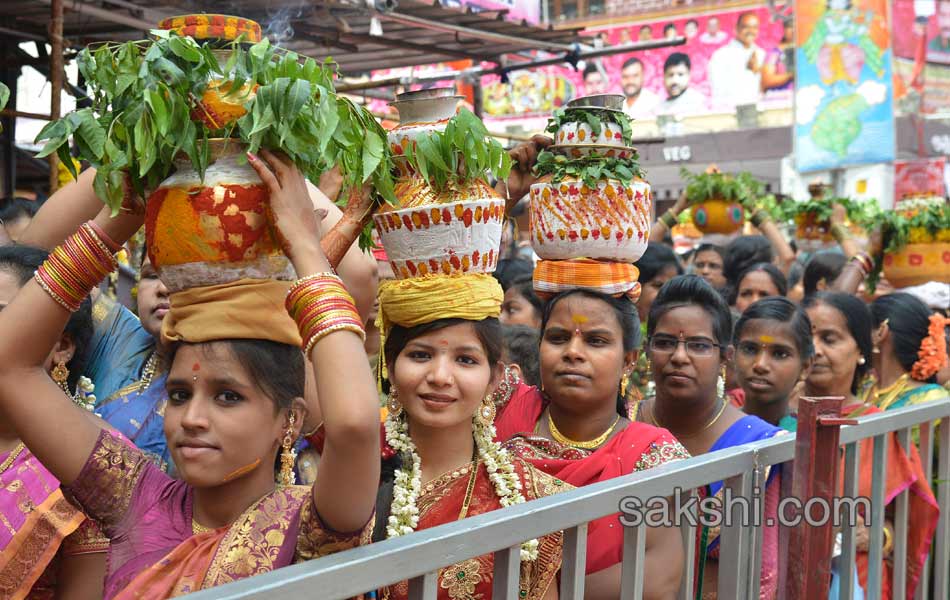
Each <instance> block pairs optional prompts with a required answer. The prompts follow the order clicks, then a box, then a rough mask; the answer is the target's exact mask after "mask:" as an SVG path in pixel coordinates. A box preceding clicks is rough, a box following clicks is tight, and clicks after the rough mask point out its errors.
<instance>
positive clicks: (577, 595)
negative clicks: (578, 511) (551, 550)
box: [560, 523, 587, 600]
mask: <svg viewBox="0 0 950 600" xmlns="http://www.w3.org/2000/svg"><path fill="white" fill-rule="evenodd" d="M586 567H587V523H583V524H581V525H578V526H577V527H571V528H569V529H565V530H564V552H563V554H562V559H561V589H560V592H561V593H560V600H583V598H584V576H585V574H586V572H587V568H586Z"/></svg>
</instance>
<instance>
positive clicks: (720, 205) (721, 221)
mask: <svg viewBox="0 0 950 600" xmlns="http://www.w3.org/2000/svg"><path fill="white" fill-rule="evenodd" d="M690 212H691V214H692V217H693V224H694V225H696V229H698V230H700V231H701V232H703V233H720V234H732V233H736V232H737V231H739V229H740V228H742V224H743V223H744V222H745V210H744V209H743V208H742V205H740V204H738V203H736V202H727V201H725V200H718V199H713V200H706V201H705V202H700V203H699V204H696V205H694V206H693V208H692V209H691V211H690Z"/></svg>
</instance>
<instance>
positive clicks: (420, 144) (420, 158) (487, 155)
mask: <svg viewBox="0 0 950 600" xmlns="http://www.w3.org/2000/svg"><path fill="white" fill-rule="evenodd" d="M404 156H405V159H406V160H407V161H408V163H409V165H410V166H412V167H413V169H415V170H416V172H418V173H419V174H420V175H421V176H422V178H423V179H425V180H426V182H427V183H428V184H429V185H430V186H431V187H432V188H433V189H434V190H435V191H437V192H441V191H444V190H446V189H447V188H451V187H456V186H462V185H465V184H467V183H469V182H471V181H473V180H476V179H484V178H485V176H486V174H487V173H491V174H492V176H494V177H495V178H496V179H499V180H505V179H507V178H508V173H509V172H510V171H511V157H509V156H508V153H507V152H506V151H505V149H504V147H502V145H501V144H500V143H498V141H496V140H495V139H494V138H492V137H491V136H490V135H489V134H488V130H487V129H486V128H485V124H484V123H482V121H481V119H479V118H478V117H476V116H475V115H474V114H472V112H471V111H469V110H467V109H465V108H463V109H461V110H460V111H459V112H458V113H457V114H456V115H455V116H453V117H452V118H451V119H449V121H448V123H447V124H446V126H445V130H444V131H435V130H433V131H430V132H428V133H427V134H425V135H422V136H420V137H419V138H417V139H416V141H415V143H413V144H409V145H408V147H407V148H406V149H405V155H404Z"/></svg>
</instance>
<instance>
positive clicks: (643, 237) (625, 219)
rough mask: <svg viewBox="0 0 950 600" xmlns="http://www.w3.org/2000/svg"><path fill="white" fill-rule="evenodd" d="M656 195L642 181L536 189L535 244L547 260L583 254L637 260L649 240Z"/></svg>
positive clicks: (533, 189) (537, 186)
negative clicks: (652, 205) (651, 207)
mask: <svg viewBox="0 0 950 600" xmlns="http://www.w3.org/2000/svg"><path fill="white" fill-rule="evenodd" d="M651 203H652V193H651V191H650V186H649V184H647V183H646V182H643V181H633V182H631V183H630V184H628V185H624V184H623V183H621V182H620V181H616V180H605V181H600V182H598V183H597V186H596V187H594V188H592V187H588V186H587V185H586V184H585V183H583V182H582V181H579V180H576V179H565V180H563V181H561V182H560V183H553V182H545V183H536V184H534V185H532V186H531V244H532V246H533V247H534V251H535V253H536V254H537V255H538V256H540V257H541V258H542V259H545V260H569V259H572V258H577V257H579V256H583V257H586V258H592V259H603V260H612V261H618V262H635V261H636V260H637V259H639V258H640V256H641V255H642V254H643V252H644V251H645V250H646V247H647V241H648V240H649V238H650V206H651Z"/></svg>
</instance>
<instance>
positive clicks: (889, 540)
mask: <svg viewBox="0 0 950 600" xmlns="http://www.w3.org/2000/svg"><path fill="white" fill-rule="evenodd" d="M893 548H894V534H892V533H891V530H890V529H888V528H887V525H885V526H884V547H883V548H881V553H882V554H890V552H891V550H893Z"/></svg>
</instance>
